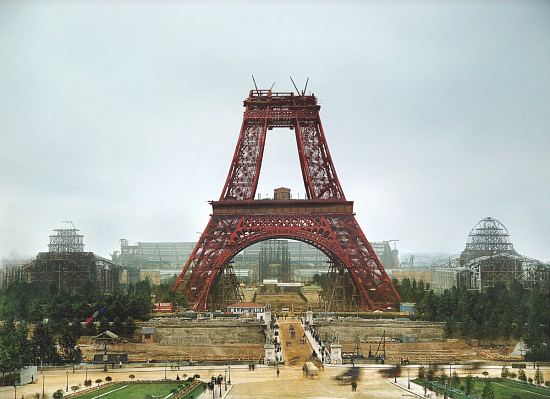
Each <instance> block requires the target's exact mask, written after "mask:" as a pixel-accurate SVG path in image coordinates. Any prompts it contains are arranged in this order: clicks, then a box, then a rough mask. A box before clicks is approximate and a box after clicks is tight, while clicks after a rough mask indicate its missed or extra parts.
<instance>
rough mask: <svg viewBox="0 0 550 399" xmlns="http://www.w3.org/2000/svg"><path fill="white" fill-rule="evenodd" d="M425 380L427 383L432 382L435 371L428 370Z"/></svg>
mask: <svg viewBox="0 0 550 399" xmlns="http://www.w3.org/2000/svg"><path fill="white" fill-rule="evenodd" d="M426 378H427V379H428V381H430V382H432V381H433V380H434V378H435V370H434V369H429V370H428V373H427V374H426Z"/></svg>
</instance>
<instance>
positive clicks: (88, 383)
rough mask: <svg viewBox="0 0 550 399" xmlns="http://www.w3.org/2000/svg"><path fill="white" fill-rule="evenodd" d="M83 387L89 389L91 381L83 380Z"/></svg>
mask: <svg viewBox="0 0 550 399" xmlns="http://www.w3.org/2000/svg"><path fill="white" fill-rule="evenodd" d="M84 386H85V387H91V386H92V380H85V381H84Z"/></svg>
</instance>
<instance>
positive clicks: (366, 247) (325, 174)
mask: <svg viewBox="0 0 550 399" xmlns="http://www.w3.org/2000/svg"><path fill="white" fill-rule="evenodd" d="M244 106H245V112H244V117H243V123H242V126H241V132H240V134H239V139H238V141H237V146H236V148H235V153H234V155H233V161H232V163H231V167H230V168H229V173H228V175H227V179H226V181H225V185H224V188H223V190H222V194H221V196H220V200H219V201H213V202H211V204H212V208H213V213H212V215H211V217H210V221H209V222H208V225H207V226H206V228H205V230H204V232H203V234H202V236H201V238H200V240H199V242H197V244H196V246H195V249H194V250H193V253H192V254H191V256H190V258H189V260H188V261H187V263H186V265H185V267H184V268H183V270H182V272H181V274H180V276H179V278H178V279H177V281H176V284H175V286H174V290H175V289H178V287H180V286H181V285H182V284H185V292H186V294H187V297H188V299H189V300H190V301H191V302H192V308H193V309H194V310H206V309H208V301H209V295H210V293H211V291H212V288H213V285H214V284H215V283H216V281H217V276H218V275H219V274H220V273H221V272H222V271H223V268H224V267H225V265H227V264H228V262H230V260H231V259H232V258H233V257H234V256H235V255H236V254H237V253H238V252H240V251H241V250H242V249H244V248H246V247H248V246H249V245H252V244H254V243H256V242H259V241H263V240H268V239H272V238H287V239H295V240H300V241H303V242H306V243H309V244H311V245H313V246H315V247H317V248H319V249H320V250H322V251H323V252H324V253H325V254H326V255H327V256H328V257H329V258H331V259H333V260H335V261H337V262H338V264H341V265H343V267H345V268H346V269H347V270H348V271H349V274H350V276H351V279H352V280H353V282H354V284H355V285H356V287H357V291H358V292H359V302H360V303H359V304H358V305H359V307H361V308H363V309H380V308H385V307H387V306H394V305H395V304H396V303H397V302H399V295H398V294H397V291H396V290H395V288H394V287H393V285H392V283H391V280H390V278H389V277H388V276H387V274H386V272H385V271H384V269H383V267H382V265H381V263H380V261H379V260H378V258H377V256H376V254H375V252H374V250H373V249H372V247H371V245H370V244H369V242H368V241H367V239H366V237H365V235H364V234H363V231H362V230H361V228H360V227H359V225H358V224H357V221H356V219H355V216H354V214H353V203H352V202H349V201H346V198H345V196H344V192H343V190H342V188H341V186H340V183H339V181H338V177H337V175H336V170H335V168H334V164H333V162H332V158H331V156H330V152H329V150H328V145H327V142H326V139H325V134H324V132H323V127H322V125H321V119H320V117H319V109H320V106H319V105H318V104H317V99H316V97H315V96H313V95H310V96H306V95H302V96H295V95H294V94H293V93H272V92H271V90H252V91H250V93H249V96H248V98H247V99H246V100H245V101H244ZM276 127H287V128H291V129H294V131H295V136H296V145H297V148H298V155H299V159H300V167H301V171H302V178H303V181H304V186H305V190H306V196H307V200H302V201H300V200H286V201H279V200H271V201H263V200H262V201H258V200H254V197H255V195H256V188H257V185H258V178H259V175H260V169H261V165H262V157H263V152H264V146H265V138H266V134H267V131H268V130H271V129H273V128H276ZM184 282H185V283H184Z"/></svg>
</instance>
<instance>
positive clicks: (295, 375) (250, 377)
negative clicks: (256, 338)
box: [0, 364, 550, 399]
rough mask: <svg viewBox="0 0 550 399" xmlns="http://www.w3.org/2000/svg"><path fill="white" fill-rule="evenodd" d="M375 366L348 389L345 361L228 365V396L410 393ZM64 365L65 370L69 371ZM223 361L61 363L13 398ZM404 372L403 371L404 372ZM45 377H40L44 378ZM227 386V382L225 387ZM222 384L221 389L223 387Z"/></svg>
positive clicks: (493, 372)
mask: <svg viewBox="0 0 550 399" xmlns="http://www.w3.org/2000/svg"><path fill="white" fill-rule="evenodd" d="M380 367H381V366H378V368H375V367H368V368H364V369H362V374H361V379H360V381H359V386H358V388H357V392H351V387H350V386H349V385H343V386H342V385H338V384H337V383H336V381H335V380H334V377H336V376H337V375H339V374H341V373H342V372H344V371H345V370H346V369H347V368H346V367H332V366H331V367H325V370H324V371H323V372H322V373H321V374H320V375H319V377H318V378H316V379H313V380H311V379H308V378H305V377H304V376H303V374H302V370H301V366H295V367H288V366H284V367H281V368H280V375H279V377H277V374H276V369H275V368H274V367H257V368H256V370H255V371H249V370H248V367H247V366H246V365H244V366H234V365H232V366H230V375H231V381H232V383H233V388H232V389H231V391H230V393H229V395H228V396H227V398H229V399H256V398H257V399H264V398H265V399H267V398H304V399H314V398H315V399H325V398H338V399H340V398H360V399H363V398H381V399H394V398H395V399H397V398H403V397H407V396H410V395H409V394H408V393H407V392H406V391H404V390H402V389H400V388H398V387H396V386H394V385H392V384H391V383H390V381H391V378H386V377H384V376H383V375H382V374H381V373H380V371H381V368H380ZM501 367H502V366H497V365H494V366H491V365H487V366H486V367H485V368H483V369H476V370H473V371H472V370H466V369H460V368H456V366H453V370H455V369H456V370H458V372H459V374H460V375H466V373H473V375H474V376H478V377H481V376H482V372H483V371H488V372H489V376H494V377H496V376H499V375H500V371H501ZM67 371H69V373H68V374H67ZM227 371H229V368H228V366H227V365H225V366H219V367H181V368H180V370H175V369H171V368H170V367H167V368H166V369H165V368H164V367H147V368H137V367H127V365H125V366H124V367H123V368H122V369H115V370H109V371H108V372H107V373H105V372H103V371H102V370H101V369H99V368H92V367H88V368H87V369H86V368H84V367H80V368H77V369H76V371H75V373H73V372H72V370H71V369H70V368H69V369H65V368H60V369H57V370H54V371H45V372H44V373H41V372H40V373H39V375H38V378H37V381H36V382H35V383H34V384H29V385H25V386H22V387H18V388H17V398H18V399H19V398H21V397H23V398H24V399H29V398H30V397H31V396H32V395H34V394H35V393H40V394H41V393H42V383H44V391H45V393H46V395H47V398H51V397H52V394H53V392H55V391H56V390H58V389H61V390H63V391H65V388H66V384H67V377H68V385H69V389H70V387H71V386H73V385H82V384H83V382H84V379H85V378H86V377H87V378H88V379H91V380H92V381H95V380H96V379H101V380H103V381H105V377H107V376H110V377H111V378H112V379H113V381H115V382H116V381H128V379H129V378H128V376H129V375H130V374H133V375H135V380H161V379H164V378H165V377H166V378H168V379H175V378H176V376H178V375H179V376H180V378H181V377H183V374H187V375H194V374H199V375H200V376H201V379H203V380H205V381H207V380H209V379H210V377H211V376H213V375H216V376H217V375H220V374H221V375H222V376H225V375H228V374H226V372H227ZM417 372H418V369H417V366H411V368H410V376H411V378H412V377H413V376H416V374H417ZM534 372H535V371H534V369H533V367H532V364H528V368H527V376H528V377H533V375H534ZM543 373H544V378H545V380H547V379H549V378H550V369H549V368H544V369H543ZM403 375H404V376H405V377H406V376H407V373H402V376H403ZM43 377H44V378H43ZM224 388H225V387H224ZM224 388H222V389H224ZM13 397H14V389H13V387H0V399H11V398H13Z"/></svg>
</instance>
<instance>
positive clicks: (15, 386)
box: [13, 380, 17, 399]
mask: <svg viewBox="0 0 550 399" xmlns="http://www.w3.org/2000/svg"><path fill="white" fill-rule="evenodd" d="M13 389H15V393H14V395H13V397H14V399H17V381H15V380H14V381H13Z"/></svg>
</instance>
